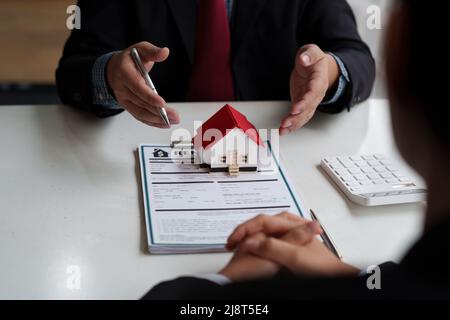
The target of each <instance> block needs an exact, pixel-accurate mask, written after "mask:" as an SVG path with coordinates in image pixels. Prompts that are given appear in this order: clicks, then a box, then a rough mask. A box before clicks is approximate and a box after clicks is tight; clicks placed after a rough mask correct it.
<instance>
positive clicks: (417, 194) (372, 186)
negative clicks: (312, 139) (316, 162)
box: [320, 155, 426, 206]
mask: <svg viewBox="0 0 450 320" xmlns="http://www.w3.org/2000/svg"><path fill="white" fill-rule="evenodd" d="M320 165H321V167H322V168H323V169H324V170H325V172H326V173H327V174H328V175H329V176H330V177H331V179H333V181H334V182H335V183H336V184H337V185H338V187H339V189H341V190H342V191H343V192H344V193H345V194H346V196H347V197H348V198H349V199H350V200H352V201H353V202H356V203H358V204H360V205H364V206H378V205H387V204H399V203H411V202H419V201H424V200H425V196H426V188H425V186H423V185H421V183H420V182H418V181H414V179H413V178H411V177H410V176H409V175H408V174H407V173H406V170H404V169H403V168H401V167H400V166H399V165H398V164H396V163H394V162H393V161H391V160H390V159H388V158H387V157H386V156H383V155H362V156H342V157H329V158H325V159H322V162H321V164H320Z"/></svg>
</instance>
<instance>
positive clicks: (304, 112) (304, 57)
mask: <svg viewBox="0 0 450 320" xmlns="http://www.w3.org/2000/svg"><path fill="white" fill-rule="evenodd" d="M339 73H340V71H339V67H338V65H337V63H336V60H335V59H334V57H333V56H332V55H330V54H327V53H325V52H323V51H322V50H321V49H320V48H319V47H318V46H317V45H314V44H309V45H306V46H303V47H301V48H300V49H299V50H298V52H297V55H296V58H295V66H294V69H293V70H292V73H291V79H290V94H291V110H290V114H289V115H288V116H287V117H285V118H284V119H283V120H282V121H281V127H280V135H286V134H288V133H291V132H293V131H295V130H297V129H299V128H301V127H303V126H304V125H305V124H306V123H307V122H308V121H309V120H311V118H312V117H313V116H314V114H315V112H316V110H317V107H318V106H319V105H320V103H321V102H322V101H323V99H324V97H325V96H326V94H327V92H328V90H330V89H331V88H333V87H334V86H335V84H336V83H337V81H338V79H339Z"/></svg>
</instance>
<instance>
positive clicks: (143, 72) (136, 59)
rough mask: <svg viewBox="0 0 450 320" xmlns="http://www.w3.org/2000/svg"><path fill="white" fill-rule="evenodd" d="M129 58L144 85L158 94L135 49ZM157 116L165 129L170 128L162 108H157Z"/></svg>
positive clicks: (164, 110)
mask: <svg viewBox="0 0 450 320" xmlns="http://www.w3.org/2000/svg"><path fill="white" fill-rule="evenodd" d="M131 57H132V58H133V61H134V63H135V64H136V68H137V69H138V70H139V73H140V74H141V76H142V77H143V78H144V80H145V83H146V84H147V85H148V86H149V87H150V89H152V90H153V92H154V93H156V94H158V92H157V91H156V88H155V85H154V84H153V81H152V79H151V78H150V76H149V74H148V72H147V70H146V69H145V66H144V64H143V63H142V60H141V57H140V56H139V53H138V51H137V49H136V48H133V49H131ZM159 115H160V116H161V119H163V121H164V123H165V124H166V126H167V127H170V121H169V117H168V116H167V112H166V109H165V108H164V107H162V108H159Z"/></svg>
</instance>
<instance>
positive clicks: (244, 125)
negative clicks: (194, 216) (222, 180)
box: [193, 104, 264, 176]
mask: <svg viewBox="0 0 450 320" xmlns="http://www.w3.org/2000/svg"><path fill="white" fill-rule="evenodd" d="M193 145H194V149H195V150H196V152H197V156H198V157H199V161H200V163H201V164H202V165H203V166H208V167H209V168H210V170H211V171H213V172H214V171H228V172H229V173H230V175H233V176H236V175H238V174H239V172H240V171H256V170H257V169H258V149H259V147H264V143H263V141H262V140H261V138H260V136H259V134H258V131H257V130H256V128H255V127H254V126H253V124H251V123H250V122H249V121H248V120H247V118H246V117H245V116H244V115H243V114H242V113H240V112H239V111H237V110H236V109H234V108H233V107H231V106H230V105H228V104H227V105H226V106H224V107H223V108H222V109H220V110H219V111H218V112H217V113H215V114H214V115H213V116H212V117H211V118H209V119H208V120H207V121H206V122H205V123H204V124H203V125H202V126H201V127H200V128H198V129H197V135H196V136H195V137H194V139H193Z"/></svg>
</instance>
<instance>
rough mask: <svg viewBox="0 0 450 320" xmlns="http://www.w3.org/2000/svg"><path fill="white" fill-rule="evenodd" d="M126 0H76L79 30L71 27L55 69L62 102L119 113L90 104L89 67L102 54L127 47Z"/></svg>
mask: <svg viewBox="0 0 450 320" xmlns="http://www.w3.org/2000/svg"><path fill="white" fill-rule="evenodd" d="M126 3H127V1H120V0H96V1H92V0H91V1H89V0H79V1H78V5H79V7H80V9H81V29H79V30H77V29H74V30H73V31H72V33H71V34H70V37H69V39H68V40H67V42H66V45H65V46H64V52H63V55H62V57H61V59H60V61H59V66H58V69H57V70H56V85H57V88H58V94H59V97H60V99H61V101H62V102H63V103H64V104H67V105H71V106H74V107H78V108H81V109H84V110H88V111H91V112H94V113H95V114H96V115H98V116H108V115H112V114H116V113H118V112H120V110H111V109H107V108H103V107H101V106H97V105H94V104H93V92H92V67H93V65H94V63H95V61H96V60H97V58H99V57H100V56H101V55H103V54H105V53H108V52H111V51H116V50H122V49H124V48H126V47H127V43H126V40H125V36H126V32H127V31H126V28H127V21H126V19H127V9H126V5H125V4H126Z"/></svg>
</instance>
